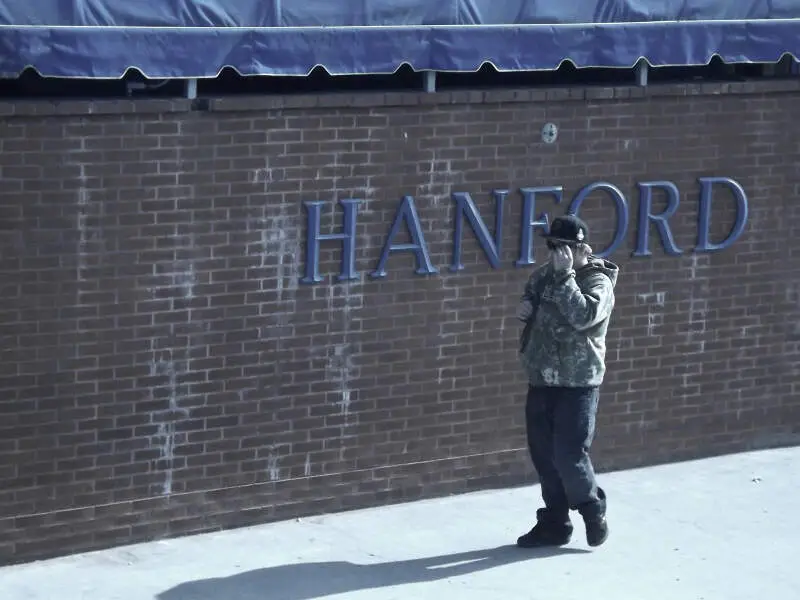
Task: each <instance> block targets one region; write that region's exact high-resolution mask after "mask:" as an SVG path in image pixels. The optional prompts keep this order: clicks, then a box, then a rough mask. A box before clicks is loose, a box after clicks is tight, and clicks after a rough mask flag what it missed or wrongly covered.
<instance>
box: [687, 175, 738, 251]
mask: <svg viewBox="0 0 800 600" xmlns="http://www.w3.org/2000/svg"><path fill="white" fill-rule="evenodd" d="M698 181H699V182H700V208H699V211H698V215H697V220H698V224H697V247H696V248H695V252H715V251H717V250H725V249H726V248H729V247H730V246H731V244H733V242H735V241H736V240H737V239H738V238H739V236H740V235H742V232H743V231H744V228H745V225H747V213H748V209H747V194H745V192H744V189H743V188H742V186H741V185H739V184H738V183H737V182H736V181H734V180H733V179H731V178H730V177H700V178H699V179H698ZM715 183H722V184H724V185H727V186H728V187H729V188H730V189H731V192H733V197H734V199H735V200H736V222H735V223H734V224H733V227H732V228H731V232H730V233H729V234H728V237H727V238H725V239H724V240H723V241H721V242H720V243H719V244H714V243H713V242H711V241H710V240H709V239H708V237H709V234H708V228H709V226H710V224H711V199H712V198H713V197H714V189H713V186H714V184H715Z"/></svg>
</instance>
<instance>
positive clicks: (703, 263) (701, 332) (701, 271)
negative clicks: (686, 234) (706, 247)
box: [687, 254, 710, 352]
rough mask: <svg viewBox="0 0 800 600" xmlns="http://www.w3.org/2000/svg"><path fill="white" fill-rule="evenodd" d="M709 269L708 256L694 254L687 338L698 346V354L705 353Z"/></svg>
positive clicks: (691, 270)
mask: <svg viewBox="0 0 800 600" xmlns="http://www.w3.org/2000/svg"><path fill="white" fill-rule="evenodd" d="M709 268H710V262H709V257H708V256H700V255H698V254H692V256H691V266H690V276H691V279H692V282H693V285H690V286H689V294H690V295H689V330H688V336H687V338H688V341H689V342H696V343H697V344H698V348H697V350H698V352H703V351H705V344H706V342H705V333H706V331H707V324H706V318H707V316H708V293H709V285H708V278H707V275H706V274H707V272H708V269H709ZM698 278H699V283H698ZM698 288H699V289H698ZM698 338H699V339H698Z"/></svg>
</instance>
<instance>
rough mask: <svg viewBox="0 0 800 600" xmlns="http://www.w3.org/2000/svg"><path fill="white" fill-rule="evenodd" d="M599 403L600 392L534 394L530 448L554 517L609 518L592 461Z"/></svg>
mask: <svg viewBox="0 0 800 600" xmlns="http://www.w3.org/2000/svg"><path fill="white" fill-rule="evenodd" d="M598 399H599V390H598V389H597V388H564V387H529V388H528V398H527V402H526V405H525V421H526V425H527V433H528V448H529V450H530V453H531V459H532V460H533V466H534V467H535V468H536V472H537V473H538V474H539V482H540V484H541V488H542V498H543V499H544V503H545V507H546V508H547V512H548V513H550V515H551V516H552V517H555V518H558V519H560V518H566V517H567V515H568V514H569V510H570V509H572V510H578V511H580V513H581V514H582V515H583V516H584V517H585V518H587V517H588V518H592V517H596V516H600V515H602V514H604V513H605V494H604V492H603V490H602V489H600V488H598V486H597V482H596V481H595V475H594V468H593V467H592V461H591V459H590V458H589V448H590V447H591V445H592V441H593V439H594V431H595V418H596V415H597V403H598Z"/></svg>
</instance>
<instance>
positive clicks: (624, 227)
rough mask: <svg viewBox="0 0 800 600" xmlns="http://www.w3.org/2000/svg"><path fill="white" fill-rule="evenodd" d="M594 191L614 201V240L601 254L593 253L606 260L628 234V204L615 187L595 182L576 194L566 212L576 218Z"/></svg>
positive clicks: (602, 182) (606, 183)
mask: <svg viewBox="0 0 800 600" xmlns="http://www.w3.org/2000/svg"><path fill="white" fill-rule="evenodd" d="M595 190H605V191H607V192H608V193H609V195H610V196H611V199H612V200H613V201H614V204H616V205H617V231H616V233H615V234H614V239H613V240H611V244H610V245H609V246H608V248H606V249H605V250H603V251H602V252H595V253H594V254H595V256H597V257H599V258H606V257H607V256H611V255H612V254H613V253H614V251H615V250H616V249H617V248H618V247H619V245H620V244H621V243H622V242H623V241H625V234H626V233H627V232H628V203H627V202H626V201H625V196H624V195H623V193H622V192H621V191H620V189H619V188H618V187H617V186H615V185H613V184H611V183H608V182H605V181H595V182H594V183H590V184H589V185H587V186H586V187H584V188H583V189H582V190H581V191H580V192H578V194H577V195H576V196H575V198H574V199H573V200H572V204H570V205H569V210H568V211H567V212H568V213H569V214H573V215H576V216H577V214H578V211H579V210H580V208H581V204H583V201H584V200H586V198H588V197H589V194H591V193H592V192H593V191H595Z"/></svg>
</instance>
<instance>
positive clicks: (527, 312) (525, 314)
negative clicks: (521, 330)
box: [517, 300, 533, 321]
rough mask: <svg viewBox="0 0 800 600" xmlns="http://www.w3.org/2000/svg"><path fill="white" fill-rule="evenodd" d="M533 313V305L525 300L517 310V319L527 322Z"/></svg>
mask: <svg viewBox="0 0 800 600" xmlns="http://www.w3.org/2000/svg"><path fill="white" fill-rule="evenodd" d="M532 313H533V304H531V301H530V300H523V301H522V302H520V303H519V307H518V308H517V318H518V319H519V320H520V321H527V320H528V319H529V318H530V316H531V314H532Z"/></svg>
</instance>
